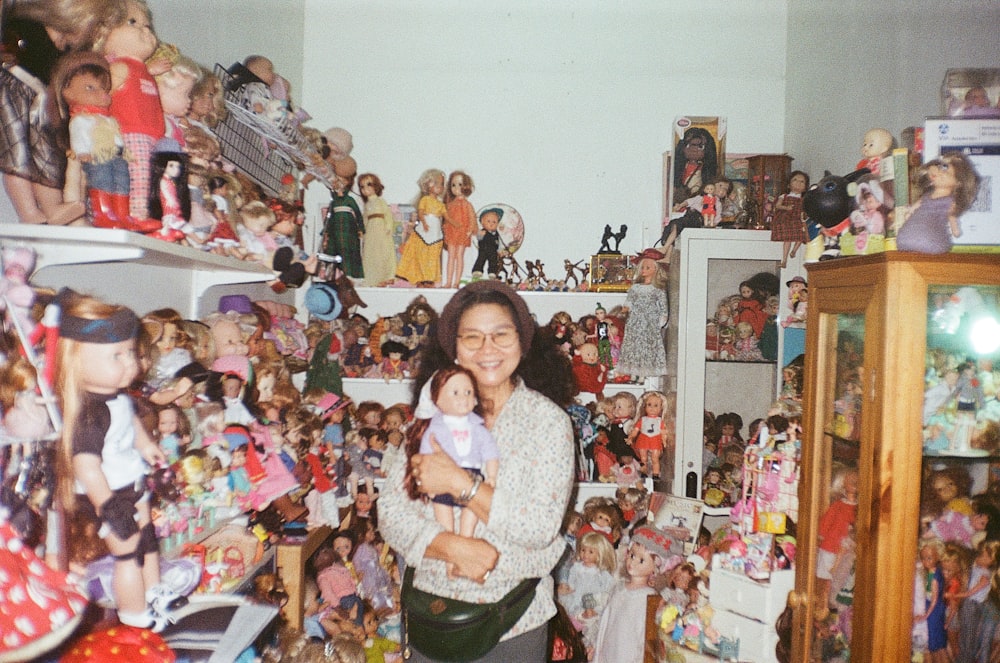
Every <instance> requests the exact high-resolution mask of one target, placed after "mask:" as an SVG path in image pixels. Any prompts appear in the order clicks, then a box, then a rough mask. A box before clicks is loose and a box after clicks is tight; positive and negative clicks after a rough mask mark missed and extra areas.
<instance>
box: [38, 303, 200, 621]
mask: <svg viewBox="0 0 1000 663" xmlns="http://www.w3.org/2000/svg"><path fill="white" fill-rule="evenodd" d="M57 298H58V301H59V304H60V308H61V310H62V317H61V320H60V323H59V331H60V337H59V355H58V356H59V358H60V363H59V366H58V368H57V384H58V391H59V395H60V396H61V399H62V406H63V423H64V428H63V433H64V434H63V439H62V442H61V446H60V449H59V454H60V455H61V458H60V461H59V462H60V463H61V464H62V465H61V467H66V468H73V471H72V472H71V473H67V474H64V475H63V476H61V477H60V478H59V482H60V485H59V487H58V493H59V495H60V498H61V500H62V502H63V504H64V505H65V506H66V508H67V509H68V510H70V511H77V510H79V511H81V512H83V513H85V514H87V516H88V517H89V518H90V519H93V520H99V521H101V522H102V524H103V525H105V526H106V527H107V529H108V533H107V535H106V536H105V537H104V541H105V543H106V544H107V546H108V548H109V550H110V551H111V554H112V555H114V556H115V563H114V571H113V578H114V581H113V587H114V589H113V594H114V600H115V606H116V608H117V610H118V619H119V620H120V621H121V622H122V623H123V624H128V625H130V626H135V627H137V628H151V629H153V630H162V629H163V628H165V627H166V625H167V622H168V620H167V615H168V614H169V611H170V609H171V608H175V607H178V606H179V605H180V604H181V603H182V599H181V597H179V596H178V595H177V594H174V593H173V592H172V591H170V590H169V589H167V588H166V586H164V585H162V584H161V583H160V573H159V569H160V564H159V544H158V542H157V540H156V533H155V530H154V528H153V525H152V523H151V520H150V511H149V504H148V502H147V501H146V500H143V499H140V498H141V497H142V496H143V492H142V491H141V490H140V491H135V490H134V489H133V487H134V486H135V484H136V482H137V481H142V480H143V479H144V477H145V475H146V473H147V471H148V469H149V468H150V467H156V466H158V465H160V464H162V463H164V462H165V461H166V457H165V456H164V455H163V452H162V451H161V450H160V448H159V447H158V446H157V445H156V443H155V442H154V441H153V440H152V439H151V438H150V436H149V434H148V433H147V432H146V428H145V427H144V426H143V424H142V422H141V421H140V420H139V418H138V416H137V415H136V413H135V409H134V406H133V403H132V399H131V398H130V397H129V396H128V395H126V393H125V392H124V390H125V388H126V387H128V386H129V384H130V383H131V382H132V380H133V379H134V378H135V377H136V375H137V373H138V364H137V362H136V355H135V337H136V334H137V333H138V330H139V320H138V318H137V317H136V316H135V314H134V313H132V311H130V310H129V309H127V308H124V307H119V306H113V305H109V304H105V303H104V302H101V301H99V300H96V299H93V298H90V297H85V296H82V295H78V294H76V293H73V292H71V291H68V290H63V291H62V292H61V293H60V294H59V295H58V297H57ZM95 321H100V324H96V323H95ZM101 411H103V412H105V415H104V416H103V417H101V416H91V415H96V414H98V413H100V412H101ZM102 420H103V423H102ZM109 431H117V432H118V434H111V433H109ZM102 459H103V460H102ZM109 459H114V462H111V461H110V460H109ZM183 602H186V601H183Z"/></svg>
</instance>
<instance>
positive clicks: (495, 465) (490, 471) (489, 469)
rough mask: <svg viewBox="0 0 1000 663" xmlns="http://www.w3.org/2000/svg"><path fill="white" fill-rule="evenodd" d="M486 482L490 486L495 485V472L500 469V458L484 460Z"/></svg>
mask: <svg viewBox="0 0 1000 663" xmlns="http://www.w3.org/2000/svg"><path fill="white" fill-rule="evenodd" d="M485 469H486V472H485V474H486V483H488V484H490V485H491V486H495V485H497V473H498V472H499V471H500V459H499V458H494V459H492V460H488V461H486V467H485Z"/></svg>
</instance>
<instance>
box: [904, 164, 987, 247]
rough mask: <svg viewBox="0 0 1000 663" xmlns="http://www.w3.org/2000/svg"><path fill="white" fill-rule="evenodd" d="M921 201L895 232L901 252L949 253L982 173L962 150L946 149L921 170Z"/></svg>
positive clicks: (907, 213) (977, 188)
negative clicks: (977, 171) (959, 219)
mask: <svg viewBox="0 0 1000 663" xmlns="http://www.w3.org/2000/svg"><path fill="white" fill-rule="evenodd" d="M920 186H921V189H922V191H923V195H921V197H920V200H918V201H917V202H916V204H914V205H912V206H911V207H910V209H909V210H908V211H907V212H906V214H905V216H904V218H905V223H903V225H902V227H901V228H899V230H898V232H897V234H896V247H897V248H898V249H899V250H900V251H917V252H918V253H947V252H948V251H950V250H951V242H952V237H960V236H961V235H962V229H961V227H960V226H959V224H958V217H960V216H961V215H962V214H963V213H965V211H966V210H968V209H969V208H970V207H971V206H972V201H974V200H975V199H976V192H977V191H978V190H979V175H977V174H976V171H975V169H974V168H973V167H972V164H971V163H970V162H969V160H968V159H967V158H966V157H965V156H964V155H963V154H961V153H960V152H946V153H945V154H942V155H941V157H940V158H937V159H935V160H933V161H931V162H929V163H926V164H924V165H923V166H922V167H921V169H920Z"/></svg>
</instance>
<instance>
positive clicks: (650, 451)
mask: <svg viewBox="0 0 1000 663" xmlns="http://www.w3.org/2000/svg"><path fill="white" fill-rule="evenodd" d="M666 406H667V399H666V396H664V395H663V394H662V393H661V392H659V391H647V392H646V393H644V394H643V395H642V398H640V399H639V413H638V414H637V416H636V418H635V419H634V420H633V422H632V430H631V432H630V433H629V437H628V439H629V443H630V444H631V445H632V449H634V450H635V452H636V455H637V456H638V457H639V463H640V465H641V466H642V472H643V474H645V475H652V477H653V480H654V481H658V480H659V479H660V457H661V456H662V455H663V452H664V450H665V449H666V446H667V426H666V423H665V421H664V418H665V414H666ZM670 455H672V454H670Z"/></svg>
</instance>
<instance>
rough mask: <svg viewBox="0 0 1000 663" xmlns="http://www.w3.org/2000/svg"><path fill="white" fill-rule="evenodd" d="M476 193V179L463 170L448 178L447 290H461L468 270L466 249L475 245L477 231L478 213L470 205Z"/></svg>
mask: <svg viewBox="0 0 1000 663" xmlns="http://www.w3.org/2000/svg"><path fill="white" fill-rule="evenodd" d="M474 190H475V184H473V182H472V178H471V177H469V176H468V175H466V174H465V173H463V172H462V171H460V170H456V171H454V172H453V173H452V174H451V175H449V176H448V187H447V189H446V190H445V192H444V202H445V205H446V206H447V208H448V215H447V218H446V220H445V222H444V244H445V249H447V251H448V269H447V274H446V276H445V279H444V287H446V288H457V287H458V286H459V285H460V284H461V283H460V282H461V280H462V272H463V271H464V270H465V250H466V249H467V248H468V247H469V246H470V245H471V244H472V234H473V233H475V232H476V210H474V209H473V208H472V203H470V202H469V196H471V195H472V192H473V191H474Z"/></svg>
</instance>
